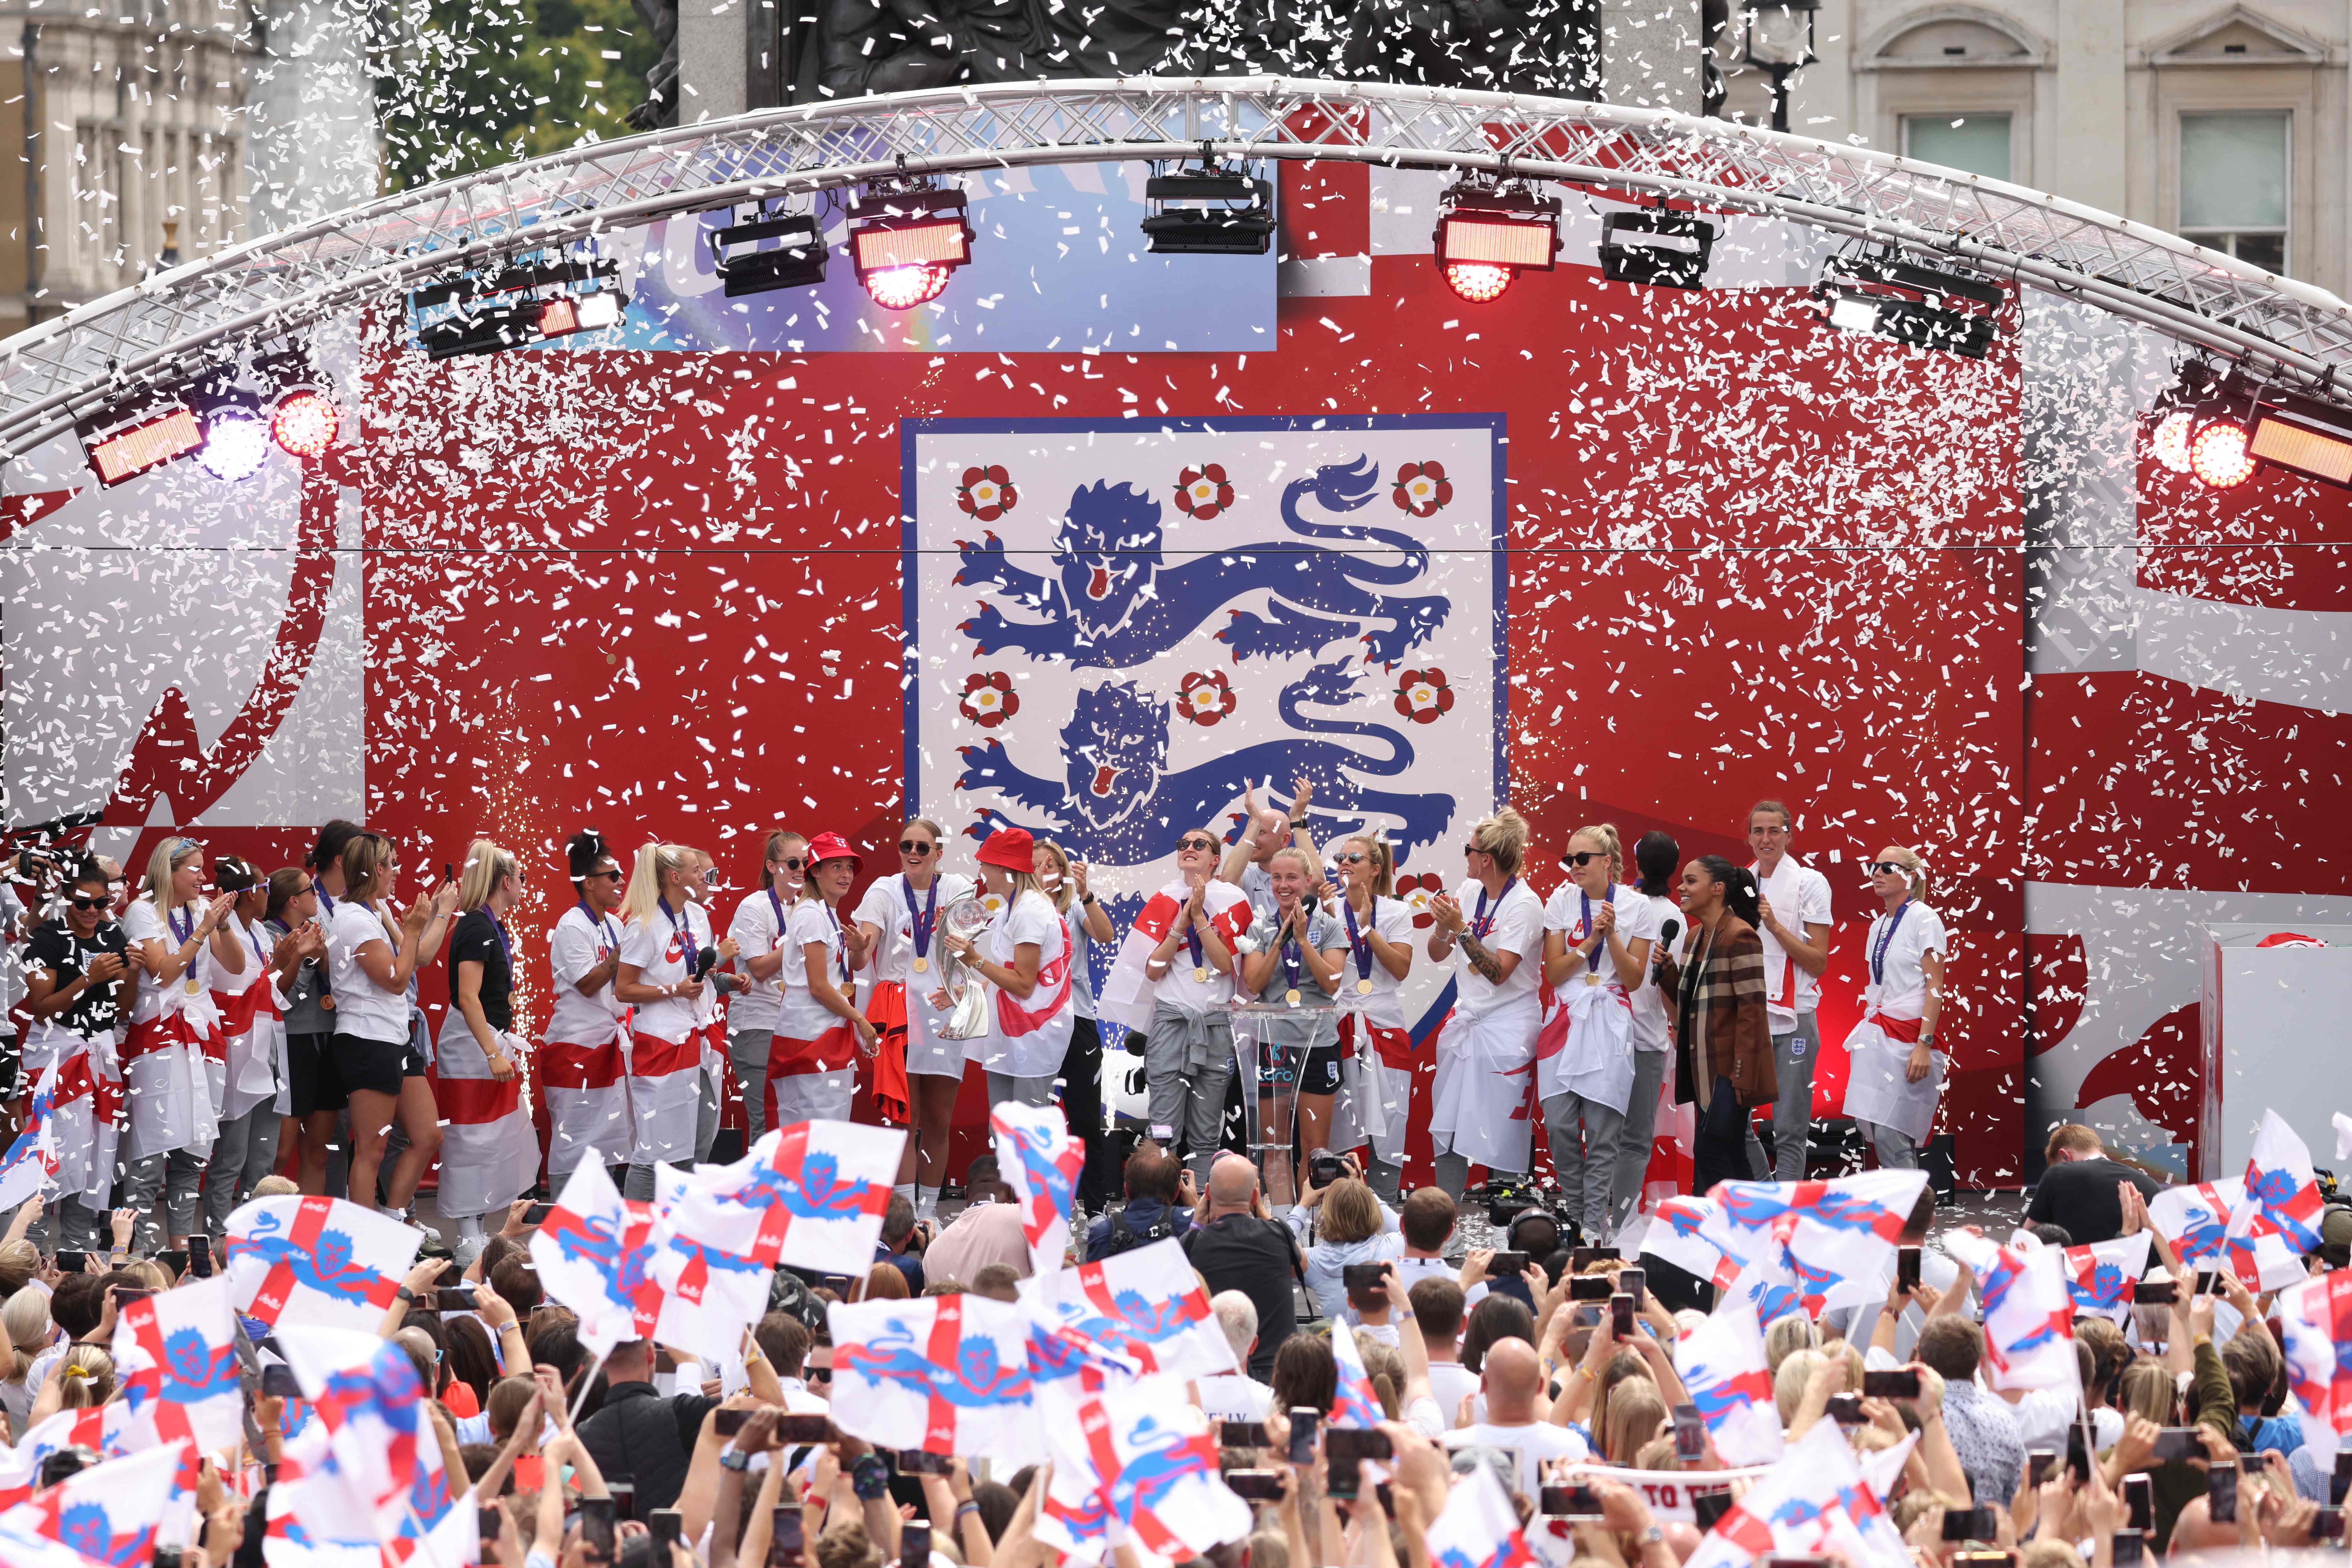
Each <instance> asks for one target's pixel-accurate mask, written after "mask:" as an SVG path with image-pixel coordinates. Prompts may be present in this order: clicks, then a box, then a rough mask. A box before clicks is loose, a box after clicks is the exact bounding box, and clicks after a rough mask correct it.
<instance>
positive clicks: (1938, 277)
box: [1813, 256, 2008, 359]
mask: <svg viewBox="0 0 2352 1568" xmlns="http://www.w3.org/2000/svg"><path fill="white" fill-rule="evenodd" d="M2007 299H2008V296H2007V295H2005V294H2004V293H2002V292H2001V289H2000V285H1998V284H1995V283H1991V282H1989V281H1987V280H1985V279H1979V278H1970V277H1968V276H1966V275H1964V274H1962V273H1958V272H1949V271H1946V270H1944V269H1943V268H1935V267H1922V266H1920V265H1918V264H1917V263H1916V262H1909V261H1897V260H1895V258H1893V257H1892V256H1863V257H1853V256H1833V257H1832V258H1830V259H1829V261H1828V262H1827V263H1826V264H1825V265H1824V266H1823V267H1822V276H1821V280H1820V281H1819V282H1818V283H1816V284H1814V285H1813V302H1814V306H1815V308H1816V309H1818V310H1820V311H1821V312H1822V316H1823V317H1824V318H1825V319H1826V320H1827V321H1828V322H1829V324H1830V325H1831V326H1832V327H1835V328H1837V329H1838V330H1839V331H1851V332H1868V333H1870V334H1872V335H1873V336H1875V337H1882V338H1885V339H1888V340H1890V341H1892V342H1898V343H1909V344H1910V345H1912V346H1913V347H1914V348H1923V349H1942V350H1944V351H1945V352H1947V353H1957V354H1966V355H1967V356H1968V357H1969V358H1970V359H1982V358H1984V356H1985V354H1986V353H1987V352H1988V351H1989V350H1990V349H1991V347H1992V341H1993V337H1994V334H1995V332H1996V331H1997V330H1998V317H1999V315H2000V308H2001V306H2002V304H2003V303H2004V302H2005V301H2006V300H2007Z"/></svg>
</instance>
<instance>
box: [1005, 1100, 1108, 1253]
mask: <svg viewBox="0 0 2352 1568" xmlns="http://www.w3.org/2000/svg"><path fill="white" fill-rule="evenodd" d="M988 1128H989V1131H990V1132H991V1133H992V1135H993V1136H994V1139H995V1142H996V1164H997V1171H998V1173H999V1174H1000V1175H1002V1176H1003V1178H1004V1180H1005V1181H1006V1182H1007V1183H1009V1184H1011V1185H1012V1188H1013V1194H1014V1197H1015V1201H1016V1202H1018V1203H1019V1204H1020V1205H1021V1234H1022V1235H1023V1236H1024V1237H1028V1239H1029V1264H1030V1268H1031V1271H1032V1272H1033V1273H1036V1274H1048V1273H1052V1272H1053V1271H1054V1270H1055V1269H1058V1268H1061V1267H1062V1261H1063V1259H1064V1258H1066V1257H1067V1256H1068V1253H1069V1249H1070V1207H1071V1205H1073V1204H1074V1203H1076V1201H1077V1192H1078V1173H1080V1172H1081V1171H1084V1170H1085V1169H1086V1165H1087V1146H1086V1145H1085V1144H1084V1143H1082V1142H1079V1141H1078V1140H1077V1139H1076V1138H1073V1137H1071V1136H1070V1123H1069V1120H1068V1118H1066V1116H1064V1115H1063V1114H1062V1112H1061V1111H1060V1110H1057V1109H1055V1107H1053V1106H1050V1105H1045V1106H1034V1107H1033V1106H1026V1105H1015V1104H1013V1103H1012V1102H1011V1101H1009V1100H1008V1101H1006V1102H1005V1103H1004V1104H1003V1105H1000V1106H998V1107H997V1108H996V1109H995V1110H992V1111H990V1112H989V1115H988Z"/></svg>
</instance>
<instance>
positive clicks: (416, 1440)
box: [278, 1328, 449, 1542]
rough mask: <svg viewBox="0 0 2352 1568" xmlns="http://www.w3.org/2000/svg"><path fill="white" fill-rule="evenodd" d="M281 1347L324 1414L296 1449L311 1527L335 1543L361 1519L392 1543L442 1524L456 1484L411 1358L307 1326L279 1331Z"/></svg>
mask: <svg viewBox="0 0 2352 1568" xmlns="http://www.w3.org/2000/svg"><path fill="white" fill-rule="evenodd" d="M278 1351H279V1352H280V1353H281V1354H283V1355H284V1356H285V1358H286V1363H287V1364H288V1365H289V1366H291V1367H292V1368H293V1369H294V1377H295V1381H297V1382H298V1383H299V1384H301V1385H302V1396H303V1397H304V1398H305V1399H308V1400H309V1401H310V1404H311V1407H312V1409H313V1410H314V1411H315V1412H316V1413H317V1415H318V1419H317V1420H316V1421H314V1422H312V1423H311V1424H310V1426H307V1427H305V1428H304V1430H303V1433H302V1436H301V1437H300V1438H299V1439H298V1440H297V1442H296V1443H295V1445H294V1447H293V1448H292V1449H290V1450H289V1458H291V1459H293V1460H294V1461H295V1465H296V1468H297V1469H298V1470H299V1476H298V1477H297V1478H296V1479H299V1481H300V1483H301V1493H300V1501H299V1503H298V1505H297V1512H298V1513H299V1515H300V1516H301V1517H302V1520H303V1522H304V1523H305V1524H306V1525H307V1526H308V1527H309V1528H310V1530H311V1531H314V1532H316V1533H318V1534H319V1535H320V1538H321V1539H325V1540H335V1539H341V1538H343V1537H347V1536H348V1535H349V1534H350V1533H351V1526H352V1521H354V1519H364V1520H369V1521H373V1525H374V1529H375V1533H376V1539H377V1540H379V1541H382V1542H393V1541H396V1540H399V1539H401V1537H402V1536H403V1535H404V1533H409V1534H413V1533H414V1531H415V1530H416V1528H417V1527H419V1526H424V1527H427V1528H429V1527H430V1526H431V1525H432V1524H434V1523H435V1522H436V1521H438V1520H439V1519H440V1518H441V1516H442V1514H443V1513H444V1512H445V1511H446V1510H447V1509H448V1507H449V1484H448V1478H447V1476H446V1474H445V1473H444V1472H443V1469H442V1466H441V1445H440V1443H439V1442H438V1441H437V1440H436V1437H435V1436H434V1433H433V1428H432V1424H431V1422H430V1421H429V1420H428V1419H427V1418H426V1416H425V1390H424V1387H423V1385H422V1384H419V1383H418V1382H417V1381H416V1367H415V1363H413V1362H411V1361H410V1360H409V1359H408V1352H407V1351H405V1350H404V1349H403V1348H402V1347H401V1346H400V1345H398V1344H397V1343H395V1342H392V1341H390V1340H381V1339H377V1338H376V1337H374V1336H373V1335H372V1334H360V1333H353V1332H352V1331H349V1330H341V1329H304V1328H295V1329H281V1330H280V1331H278ZM282 1474H283V1472H282V1471H281V1475H282ZM354 1509H356V1510H357V1511H356V1513H355V1512H354V1511H353V1510H354Z"/></svg>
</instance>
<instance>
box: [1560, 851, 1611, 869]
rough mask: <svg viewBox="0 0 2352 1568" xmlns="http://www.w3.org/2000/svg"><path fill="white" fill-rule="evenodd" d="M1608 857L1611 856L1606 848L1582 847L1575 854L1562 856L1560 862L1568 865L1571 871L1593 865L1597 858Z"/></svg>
mask: <svg viewBox="0 0 2352 1568" xmlns="http://www.w3.org/2000/svg"><path fill="white" fill-rule="evenodd" d="M1608 858H1609V856H1608V853H1607V851H1605V850H1601V849H1580V850H1578V851H1577V852H1576V853H1575V854H1573V855H1563V856H1561V857H1560V858H1559V863H1560V864H1561V865H1563V866H1565V867H1567V868H1569V869H1570V870H1571V871H1581V870H1583V869H1584V868H1586V867H1587V866H1590V865H1591V864H1592V863H1593V862H1594V861H1595V860H1606V859H1608Z"/></svg>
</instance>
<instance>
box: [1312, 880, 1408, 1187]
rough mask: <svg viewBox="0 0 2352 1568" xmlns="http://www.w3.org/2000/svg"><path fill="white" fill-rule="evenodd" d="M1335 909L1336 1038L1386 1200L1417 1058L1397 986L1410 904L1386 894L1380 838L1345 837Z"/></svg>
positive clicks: (1395, 1178) (1389, 885)
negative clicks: (1343, 941) (1339, 939)
mask: <svg viewBox="0 0 2352 1568" xmlns="http://www.w3.org/2000/svg"><path fill="white" fill-rule="evenodd" d="M1331 858H1332V861H1333V863H1334V864H1335V865H1336V866H1337V867H1338V868H1339V900H1337V905H1336V912H1337V918H1338V920H1339V928H1340V930H1341V931H1342V932H1343V933H1345V935H1346V937H1347V939H1348V952H1347V956H1346V957H1345V958H1343V959H1342V960H1341V961H1340V974H1339V1014H1340V1017H1339V1040H1340V1044H1341V1046H1342V1047H1343V1049H1342V1050H1341V1053H1340V1056H1341V1058H1342V1059H1341V1065H1342V1068H1343V1069H1344V1071H1345V1073H1346V1075H1347V1084H1346V1088H1347V1094H1348V1104H1349V1112H1350V1116H1349V1120H1350V1121H1352V1122H1353V1124H1354V1125H1356V1126H1358V1127H1360V1128H1362V1129H1363V1130H1364V1131H1365V1135H1366V1137H1367V1138H1368V1139H1369V1140H1370V1144H1371V1152H1372V1163H1371V1164H1370V1167H1369V1168H1368V1169H1367V1170H1366V1172H1365V1173H1364V1179H1365V1180H1366V1181H1368V1182H1370V1184H1371V1187H1372V1191H1373V1192H1374V1193H1376V1194H1379V1196H1380V1197H1381V1199H1382V1200H1383V1201H1385V1202H1390V1203H1393V1202H1396V1201H1398V1187H1399V1185H1400V1184H1401V1183H1402V1179H1403V1175H1404V1137H1405V1126H1406V1121H1407V1119H1408V1115H1409V1113H1410V1111H1411V1110H1412V1072H1413V1066H1414V1062H1415V1056H1414V1051H1413V1044H1412V1035H1411V1034H1410V1033H1408V1032H1407V1030H1406V1026H1405V1016H1404V1002H1403V999H1402V996H1401V995H1400V994H1399V992H1398V987H1399V986H1401V985H1402V984H1404V978H1405V976H1406V975H1407V974H1409V973H1412V909H1411V908H1410V907H1408V906H1407V905H1406V904H1405V903H1404V901H1403V900H1401V899H1397V898H1394V897H1392V896H1391V891H1392V889H1394V888H1395V886H1396V881H1395V878H1396V868H1395V865H1394V863H1393V862H1392V861H1391V858H1390V855H1389V847H1388V843H1387V841H1386V840H1385V839H1382V838H1380V837H1373V836H1370V835H1359V836H1357V837H1353V838H1343V839H1341V840H1340V841H1339V843H1338V844H1337V845H1335V846H1334V847H1333V848H1332V853H1331Z"/></svg>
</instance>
